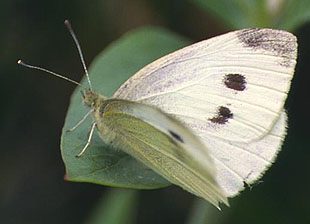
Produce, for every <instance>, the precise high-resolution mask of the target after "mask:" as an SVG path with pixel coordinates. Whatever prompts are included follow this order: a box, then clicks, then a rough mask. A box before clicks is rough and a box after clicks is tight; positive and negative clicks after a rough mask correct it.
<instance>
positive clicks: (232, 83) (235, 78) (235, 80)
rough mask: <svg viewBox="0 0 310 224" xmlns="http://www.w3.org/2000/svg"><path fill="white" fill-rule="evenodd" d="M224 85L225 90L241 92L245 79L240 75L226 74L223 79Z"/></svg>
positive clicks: (244, 85)
mask: <svg viewBox="0 0 310 224" xmlns="http://www.w3.org/2000/svg"><path fill="white" fill-rule="evenodd" d="M224 84H225V85H226V87H227V88H230V89H234V90H237V91H243V90H244V89H245V87H246V81H245V77H244V76H243V75H240V74H227V75H225V78H224Z"/></svg>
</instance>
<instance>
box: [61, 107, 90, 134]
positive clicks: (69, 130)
mask: <svg viewBox="0 0 310 224" xmlns="http://www.w3.org/2000/svg"><path fill="white" fill-rule="evenodd" d="M92 112H93V110H90V111H88V112H87V114H85V115H84V117H83V118H82V119H81V120H80V121H79V122H78V123H77V124H76V125H74V126H73V127H72V128H70V129H68V130H66V131H67V132H71V131H74V130H75V129H76V128H77V127H79V126H80V125H81V124H82V123H83V122H84V121H85V120H86V118H87V117H88V116H89V115H90V114H91V113H92Z"/></svg>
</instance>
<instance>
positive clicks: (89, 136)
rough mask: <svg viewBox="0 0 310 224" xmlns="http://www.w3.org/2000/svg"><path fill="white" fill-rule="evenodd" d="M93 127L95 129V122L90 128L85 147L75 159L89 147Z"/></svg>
mask: <svg viewBox="0 0 310 224" xmlns="http://www.w3.org/2000/svg"><path fill="white" fill-rule="evenodd" d="M95 127H96V122H94V123H93V124H92V126H91V129H90V131H89V135H88V139H87V142H86V145H85V146H84V147H83V149H82V151H81V152H80V153H79V154H78V155H76V157H80V156H81V155H82V154H83V153H84V152H85V150H86V149H87V148H88V146H89V145H90V142H91V139H92V137H93V134H94V130H95Z"/></svg>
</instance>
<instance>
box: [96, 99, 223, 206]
mask: <svg viewBox="0 0 310 224" xmlns="http://www.w3.org/2000/svg"><path fill="white" fill-rule="evenodd" d="M97 114H99V113H97ZM102 114H103V117H102V120H103V121H104V122H97V127H98V129H99V130H100V133H107V135H109V136H110V137H109V136H107V135H103V136H102V138H103V140H107V141H109V143H110V144H111V143H112V145H114V146H115V147H117V148H120V149H122V150H124V151H125V152H127V153H128V154H130V155H132V156H133V157H135V158H136V159H138V160H140V161H141V162H143V163H144V164H145V165H147V166H148V167H150V168H152V169H153V170H155V171H156V172H158V173H159V174H161V175H162V176H163V177H165V178H166V179H167V180H169V181H170V182H172V183H174V184H176V185H179V186H181V187H182V188H184V189H185V190H187V191H189V192H192V193H193V194H195V195H197V196H199V197H202V198H204V199H206V200H208V201H210V202H211V203H212V204H214V205H215V206H217V207H218V204H219V202H221V203H225V204H228V202H227V198H226V196H224V193H223V192H222V190H221V188H220V187H219V186H218V183H217V182H216V180H215V169H214V164H213V161H212V159H211V158H210V156H209V153H208V150H207V149H206V148H205V145H203V143H202V142H201V141H200V139H199V137H197V136H195V135H194V134H192V132H191V131H189V130H188V129H187V128H185V127H184V126H183V125H182V124H181V123H180V122H179V121H178V120H176V119H175V118H173V117H170V116H169V115H167V114H165V113H163V112H162V111H161V110H159V109H157V108H154V107H152V106H148V105H145V104H140V103H135V102H129V101H125V100H110V101H109V102H108V103H107V106H105V109H104V112H103V113H102Z"/></svg>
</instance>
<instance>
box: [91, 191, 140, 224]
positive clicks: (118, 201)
mask: <svg viewBox="0 0 310 224" xmlns="http://www.w3.org/2000/svg"><path fill="white" fill-rule="evenodd" d="M137 196H138V195H137V192H136V191H133V190H120V189H117V190H116V189H113V190H110V191H109V192H108V193H107V194H105V195H104V196H103V197H102V198H101V200H100V201H99V203H98V205H97V207H96V208H95V209H94V211H93V212H92V214H91V217H90V218H89V219H88V220H87V222H86V223H87V224H102V223H104V224H130V223H135V222H134V220H135V215H136V212H137V202H138V197H137Z"/></svg>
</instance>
